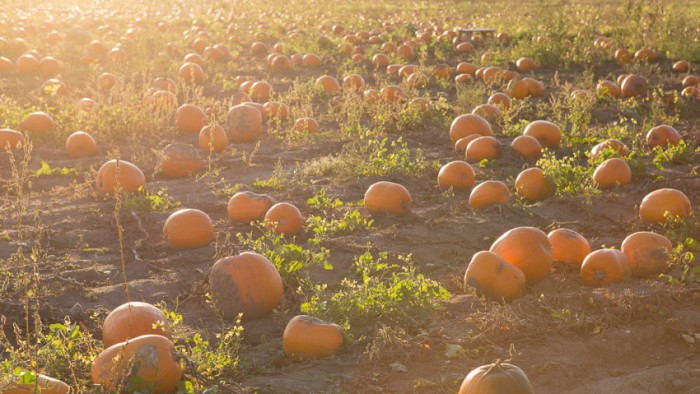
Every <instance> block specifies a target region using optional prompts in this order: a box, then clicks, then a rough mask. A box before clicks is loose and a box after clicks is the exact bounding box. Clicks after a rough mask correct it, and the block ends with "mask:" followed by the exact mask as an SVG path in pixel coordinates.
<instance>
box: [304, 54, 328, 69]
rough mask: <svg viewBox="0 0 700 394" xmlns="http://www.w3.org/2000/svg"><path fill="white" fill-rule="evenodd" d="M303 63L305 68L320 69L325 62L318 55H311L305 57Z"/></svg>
mask: <svg viewBox="0 0 700 394" xmlns="http://www.w3.org/2000/svg"><path fill="white" fill-rule="evenodd" d="M302 63H303V65H304V67H305V68H316V67H319V66H320V65H321V63H323V61H322V60H321V58H320V57H319V56H318V55H316V54H313V53H309V54H306V55H304V57H303V59H302Z"/></svg>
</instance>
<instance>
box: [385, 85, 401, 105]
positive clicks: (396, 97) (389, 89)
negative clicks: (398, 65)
mask: <svg viewBox="0 0 700 394" xmlns="http://www.w3.org/2000/svg"><path fill="white" fill-rule="evenodd" d="M379 93H380V94H381V96H382V97H384V98H385V99H386V100H387V101H392V102H393V101H402V100H403V99H405V98H406V91H405V90H403V88H402V87H401V86H399V85H389V86H385V87H383V88H382V89H381V90H380V91H379Z"/></svg>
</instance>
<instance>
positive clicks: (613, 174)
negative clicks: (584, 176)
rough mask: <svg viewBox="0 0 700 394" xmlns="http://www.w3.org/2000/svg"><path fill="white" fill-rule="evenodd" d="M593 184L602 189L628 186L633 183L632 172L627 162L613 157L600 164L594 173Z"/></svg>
mask: <svg viewBox="0 0 700 394" xmlns="http://www.w3.org/2000/svg"><path fill="white" fill-rule="evenodd" d="M593 182H595V184H596V186H598V188H600V189H610V188H613V187H615V186H620V185H627V184H628V183H630V182H632V170H631V169H630V166H629V165H628V164H627V162H626V161H624V160H622V159H620V158H617V157H613V158H611V159H608V160H605V161H604V162H602V163H600V165H599V166H598V168H596V169H595V172H593Z"/></svg>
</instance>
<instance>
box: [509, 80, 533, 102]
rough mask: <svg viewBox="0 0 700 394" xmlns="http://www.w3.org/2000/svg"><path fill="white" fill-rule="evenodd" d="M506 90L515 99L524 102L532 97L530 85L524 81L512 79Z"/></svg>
mask: <svg viewBox="0 0 700 394" xmlns="http://www.w3.org/2000/svg"><path fill="white" fill-rule="evenodd" d="M506 89H507V90H508V95H509V96H510V97H512V98H514V99H518V100H522V99H524V98H525V97H527V96H529V95H530V85H528V83H527V82H526V81H525V80H524V79H511V80H510V82H508V87H507V88H506Z"/></svg>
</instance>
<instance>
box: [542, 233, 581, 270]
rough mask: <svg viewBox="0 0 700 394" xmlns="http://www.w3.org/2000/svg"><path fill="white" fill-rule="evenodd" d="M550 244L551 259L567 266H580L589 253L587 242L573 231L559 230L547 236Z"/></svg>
mask: <svg viewBox="0 0 700 394" xmlns="http://www.w3.org/2000/svg"><path fill="white" fill-rule="evenodd" d="M547 238H549V242H550V243H551V244H552V258H553V259H554V261H561V262H564V263H568V264H573V265H577V266H580V265H581V263H583V259H585V258H586V256H587V255H588V254H589V253H590V252H591V245H590V244H589V243H588V240H587V239H586V238H585V237H584V236H583V235H581V234H579V233H577V232H576V231H574V230H569V229H567V228H559V229H556V230H552V231H551V232H550V233H549V234H547Z"/></svg>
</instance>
